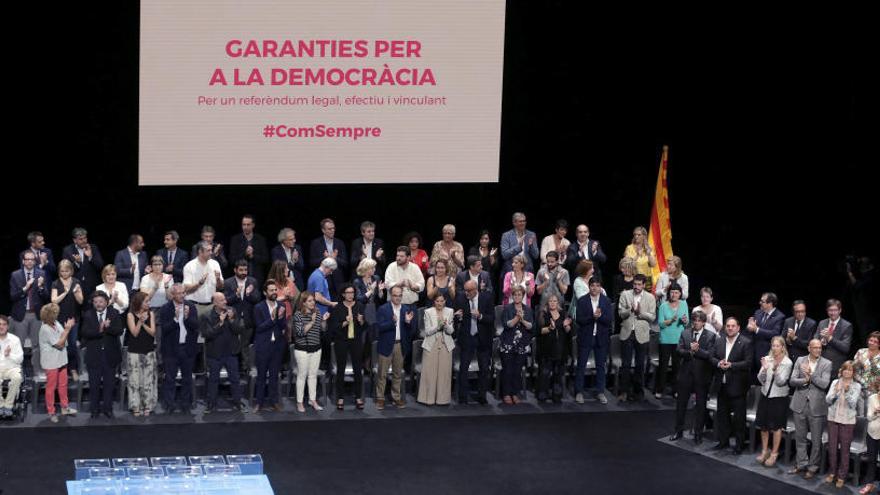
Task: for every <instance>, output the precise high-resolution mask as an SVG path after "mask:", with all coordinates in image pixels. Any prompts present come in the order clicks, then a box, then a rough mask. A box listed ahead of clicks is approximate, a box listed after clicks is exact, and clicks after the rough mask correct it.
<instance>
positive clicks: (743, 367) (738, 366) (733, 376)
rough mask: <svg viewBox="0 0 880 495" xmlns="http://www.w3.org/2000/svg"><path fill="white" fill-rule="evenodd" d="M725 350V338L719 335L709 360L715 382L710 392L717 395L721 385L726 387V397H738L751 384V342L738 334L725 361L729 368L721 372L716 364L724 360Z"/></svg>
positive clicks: (752, 354) (752, 352)
mask: <svg viewBox="0 0 880 495" xmlns="http://www.w3.org/2000/svg"><path fill="white" fill-rule="evenodd" d="M726 349H727V336H726V335H719V336H718V338H716V339H715V353H714V354H713V355H712V357H710V358H709V362H710V363H712V367H713V368H714V369H715V380H714V382H713V383H712V391H713V392H714V393H718V390H720V389H721V385H722V383H725V379H726V385H727V395H729V396H730V397H739V396H741V395H744V394H745V393H746V392H747V391H748V390H749V384H750V383H751V369H752V359H753V357H754V351H753V350H752V341H751V340H749V339H748V338H746V337H745V336H743V335H742V333H740V334H739V335H737V337H736V341H735V342H734V344H733V348H732V349H731V350H730V355H729V356H728V358H727V360H728V361H729V362H730V368H728V369H727V370H722V369H721V368H719V367H718V363H720V362H721V361H723V360H724V354H725V352H726Z"/></svg>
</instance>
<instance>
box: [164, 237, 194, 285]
mask: <svg viewBox="0 0 880 495" xmlns="http://www.w3.org/2000/svg"><path fill="white" fill-rule="evenodd" d="M179 240H180V235H178V234H177V231H176V230H169V231H168V232H165V237H164V238H163V239H162V243H163V244H164V245H165V247H164V248H162V249H160V250H159V251H158V252H157V253H156V255H157V256H161V257H162V262H163V264H164V265H165V268H163V270H162V271H163V272H164V273H167V274H169V275H171V277H172V278H173V279H174V283H176V284H179V283H181V282H183V267H184V266H186V263H187V261H189V254H188V253H187V252H186V251H184V250H183V249H178V247H177V242H178V241H179Z"/></svg>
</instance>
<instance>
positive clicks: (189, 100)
mask: <svg viewBox="0 0 880 495" xmlns="http://www.w3.org/2000/svg"><path fill="white" fill-rule="evenodd" d="M504 9H505V2H504V0H442V1H438V0H381V1H380V0H374V1H367V0H292V1H281V0H278V1H268V0H257V1H254V0H241V1H232V0H142V1H141V24H140V25H141V32H140V99H139V104H140V113H139V126H140V127H139V157H138V158H139V164H138V168H139V183H140V185H203V184H204V185H212V184H340V183H438V182H439V183H443V182H497V181H498V168H499V147H500V133H501V88H502V69H503V55H504Z"/></svg>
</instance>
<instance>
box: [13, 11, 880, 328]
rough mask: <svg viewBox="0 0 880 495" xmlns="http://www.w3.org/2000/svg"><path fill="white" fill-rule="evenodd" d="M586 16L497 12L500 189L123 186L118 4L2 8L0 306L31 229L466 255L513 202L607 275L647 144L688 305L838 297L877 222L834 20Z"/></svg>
mask: <svg viewBox="0 0 880 495" xmlns="http://www.w3.org/2000/svg"><path fill="white" fill-rule="evenodd" d="M586 3H587V2H562V1H558V2H525V1H511V2H509V3H508V8H507V23H506V24H507V26H506V43H505V68H504V94H503V108H502V139H501V162H500V177H501V178H500V182H499V183H498V184H479V185H470V184H448V185H446V184H445V185H345V186H334V185H327V186H294V185H291V186H246V187H244V186H242V187H138V186H137V124H138V119H137V111H138V5H137V3H136V2H117V3H115V4H114V5H113V7H112V9H111V8H107V9H101V8H100V7H99V6H97V5H75V6H73V5H65V6H59V7H52V11H51V13H47V12H35V11H34V8H30V9H31V10H29V11H27V12H23V13H21V14H20V15H13V17H12V18H13V19H20V20H28V19H32V18H34V17H35V16H39V17H40V19H41V22H40V23H38V24H36V25H35V26H36V27H35V31H31V32H29V33H28V36H27V37H24V36H23V37H21V38H18V39H19V42H20V43H21V44H19V45H15V46H14V47H13V48H10V49H9V53H10V57H11V60H12V63H11V64H10V66H9V67H10V68H11V69H13V70H12V71H11V76H12V80H13V81H14V82H17V83H18V85H17V86H16V87H14V88H13V90H12V91H13V92H12V94H11V95H10V100H9V101H8V102H7V105H8V108H10V109H11V115H13V116H14V117H13V119H12V121H13V122H12V123H13V124H14V125H12V126H10V129H9V131H8V137H9V138H10V142H9V144H8V146H9V148H8V149H10V150H20V151H21V152H22V153H21V155H20V156H21V158H20V159H14V160H11V161H7V170H9V172H10V174H11V175H10V176H8V177H20V178H19V179H9V180H8V183H7V188H6V189H7V191H9V192H8V193H7V201H6V204H7V213H8V216H7V219H6V225H7V227H6V228H5V229H2V233H0V235H2V237H0V246H2V257H0V268H2V273H3V277H2V278H3V281H2V282H0V283H2V284H3V286H2V287H0V293H2V296H0V311H3V312H5V311H7V310H8V300H7V297H8V289H7V288H6V286H5V282H6V276H7V274H8V273H9V272H10V271H11V270H13V269H14V268H15V267H16V264H17V262H16V260H15V258H16V256H15V254H16V253H17V252H18V251H19V250H20V249H22V248H23V247H24V246H25V235H26V234H27V232H28V231H30V230H33V229H38V230H41V231H43V233H45V234H46V236H47V239H48V245H49V247H51V248H52V249H53V250H54V251H55V253H56V256H58V255H60V251H61V248H62V247H63V245H66V244H68V243H69V242H70V230H71V228H72V227H74V226H84V227H86V228H87V229H88V230H89V234H90V238H91V239H92V241H93V242H96V243H97V244H98V245H99V247H100V248H101V250H102V253H103V255H104V257H105V260H108V261H110V260H112V257H113V253H114V252H115V251H116V250H118V249H121V248H122V247H123V246H124V244H125V238H126V236H127V235H128V234H129V233H131V232H140V233H142V234H143V235H144V236H145V238H146V242H147V249H148V251H150V252H152V251H154V250H156V249H158V248H159V247H161V236H162V233H163V232H164V231H165V230H166V229H170V228H174V229H177V230H178V231H179V232H180V233H181V235H182V245H183V246H186V247H188V246H190V245H191V244H192V243H193V242H194V241H195V240H196V239H197V236H198V229H199V227H200V226H201V225H202V224H211V225H213V226H214V227H215V228H216V229H217V230H218V232H219V235H220V238H221V240H222V241H223V242H226V240H227V239H228V237H229V236H230V235H231V234H233V233H235V232H236V230H237V229H238V224H239V221H240V215H241V214H242V213H244V212H251V213H253V214H255V216H256V222H257V229H258V231H260V232H262V233H263V234H264V235H265V236H266V237H267V238H268V239H269V240H270V241H271V242H272V243H274V238H275V235H276V233H277V231H278V229H279V228H280V227H282V226H291V227H293V228H295V229H296V230H297V233H298V235H297V237H298V242H300V243H301V244H307V243H308V241H309V240H310V239H312V238H314V237H316V236H317V235H319V230H318V221H319V220H320V218H322V217H325V216H330V217H333V218H335V219H336V224H337V235H338V236H339V237H341V238H342V239H344V240H345V241H346V242H350V240H351V239H352V238H353V237H355V236H356V235H357V234H358V232H357V228H358V225H359V223H360V221H361V220H364V219H370V220H372V221H374V222H376V223H377V224H378V235H379V236H380V237H382V238H384V239H385V240H386V242H388V243H389V244H390V245H392V246H393V245H395V244H396V243H398V242H399V239H400V237H401V235H402V234H403V233H404V232H405V231H408V230H410V229H415V230H418V231H420V232H421V233H422V234H423V236H424V237H425V240H426V243H427V244H429V245H430V243H432V242H433V241H434V240H436V239H437V238H439V234H440V228H441V226H442V225H443V224H444V223H454V224H456V226H457V227H458V239H459V240H460V241H462V243H463V244H465V247H468V246H470V245H472V244H473V242H474V241H475V237H476V234H477V232H478V231H479V229H481V228H489V229H491V230H492V231H493V232H495V236H494V237H495V239H494V240H495V242H497V241H498V239H499V237H500V233H501V232H502V231H503V230H507V229H508V228H510V214H511V213H512V212H513V211H516V210H522V211H524V212H526V214H527V215H528V219H529V228H531V229H533V230H536V231H537V232H538V234H539V236H543V235H545V234H547V233H549V232H550V229H551V226H552V224H553V221H554V220H555V219H556V218H559V217H564V218H567V219H568V220H569V222H571V223H572V224H576V223H580V222H586V223H588V224H589V226H590V228H591V230H592V232H593V236H594V237H595V238H597V239H598V240H600V241H601V242H603V244H604V246H605V250H606V252H607V253H608V254H609V265H610V268H611V270H608V273H612V272H614V269H615V268H616V263H617V260H618V259H619V257H620V255H621V253H622V252H623V248H624V247H625V245H626V244H627V243H628V242H629V239H630V236H631V232H632V228H633V227H634V226H636V225H646V224H647V222H648V216H649V211H650V205H651V201H652V197H653V192H654V185H655V181H656V174H657V166H658V159H659V153H660V148H661V146H662V145H664V144H668V145H669V146H670V149H671V151H670V170H669V188H670V205H671V210H672V214H671V216H672V226H673V236H674V237H673V246H674V250H675V252H676V253H677V254H679V255H681V256H682V258H683V259H684V268H685V271H686V272H687V273H688V274H689V275H690V277H691V285H692V287H693V292H694V293H696V289H697V288H699V287H700V286H701V285H704V284H708V285H711V286H712V287H713V288H715V290H716V295H717V297H716V302H719V303H721V304H722V305H729V304H737V305H747V306H755V305H756V304H757V299H758V295H759V292H760V291H762V290H775V291H776V292H778V293H779V294H780V296H781V297H782V303H783V304H784V305H787V304H788V303H790V301H791V300H792V299H793V298H795V297H805V298H807V300H808V302H810V303H811V304H813V308H812V310H811V313H813V314H814V315H816V314H820V313H821V311H820V310H819V304H820V303H821V301H822V300H824V298H826V297H829V296H843V295H844V292H843V275H842V272H841V271H840V266H841V263H842V259H843V256H844V255H845V254H847V253H868V254H873V253H871V252H870V251H871V250H872V249H873V243H871V242H869V235H868V234H866V233H865V231H866V228H865V227H866V226H869V225H870V224H871V223H874V222H873V221H872V220H867V219H869V218H873V216H874V215H876V211H875V210H876V207H874V206H873V202H872V201H870V199H871V198H869V194H870V193H872V192H873V191H874V190H876V187H875V186H874V185H873V184H872V183H871V182H870V181H867V180H864V178H863V177H864V176H865V175H866V173H867V172H866V170H868V163H867V162H866V160H867V157H868V154H867V147H868V143H869V141H871V139H870V138H869V132H868V131H867V130H866V129H867V128H868V126H867V124H868V114H867V110H866V108H865V107H866V104H865V99H864V97H865V96H866V94H867V83H866V82H865V79H864V78H863V77H862V73H861V71H862V67H865V66H866V65H867V60H869V58H867V57H861V56H860V54H859V52H860V50H861V49H862V48H861V47H863V46H866V45H863V44H861V43H860V42H859V41H860V40H858V39H857V37H858V33H859V30H858V29H855V28H852V29H850V24H852V22H851V19H842V20H838V19H834V18H833V17H832V16H830V14H828V13H826V12H823V13H821V14H820V15H819V16H821V17H822V19H821V24H819V23H818V21H820V19H818V18H817V19H815V21H816V23H813V24H811V23H803V22H802V23H795V22H791V21H790V20H789V19H788V18H787V17H786V16H780V17H778V18H776V19H770V18H769V14H768V13H766V12H764V13H761V14H762V15H760V16H758V15H755V13H752V12H741V13H732V12H726V13H724V15H717V14H712V13H708V12H693V11H692V12H689V13H688V16H678V17H676V16H673V15H671V14H670V15H665V16H653V15H645V16H644V17H645V18H644V19H635V18H634V17H633V13H632V12H627V13H625V14H621V13H613V14H612V13H606V12H598V11H596V10H595V9H593V8H592V7H590V6H588V5H586ZM14 8H15V9H21V8H29V7H21V6H17V7H14ZM59 9H61V10H59ZM694 16H696V17H694ZM819 16H817V17H819ZM676 18H678V19H697V20H699V22H697V21H696V20H687V21H675V20H673V19H676ZM852 19H855V16H853V18H852ZM25 24H26V23H25ZM25 24H23V25H25ZM795 26H797V27H795ZM841 29H843V30H844V31H841ZM840 33H842V34H840ZM874 140H875V139H874ZM241 173H242V176H243V177H246V174H247V164H242V171H241ZM572 235H573V233H572ZM693 301H696V296H694V297H693Z"/></svg>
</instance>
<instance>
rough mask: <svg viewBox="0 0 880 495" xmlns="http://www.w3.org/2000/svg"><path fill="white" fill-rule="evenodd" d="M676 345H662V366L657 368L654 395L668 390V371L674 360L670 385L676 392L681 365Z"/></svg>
mask: <svg viewBox="0 0 880 495" xmlns="http://www.w3.org/2000/svg"><path fill="white" fill-rule="evenodd" d="M676 347H678V346H677V345H676V344H660V366H659V368H657V376H656V377H655V379H654V393H655V394H662V393H663V391H664V389H665V388H666V371H667V369H668V367H669V364H668V363H669V360H670V359H671V360H672V379H671V380H670V381H669V385H670V386H671V387H672V390H675V382H676V378H677V377H678V366H679V364H680V363H681V356H679V355H678V352H676V350H675V349H676Z"/></svg>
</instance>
